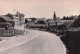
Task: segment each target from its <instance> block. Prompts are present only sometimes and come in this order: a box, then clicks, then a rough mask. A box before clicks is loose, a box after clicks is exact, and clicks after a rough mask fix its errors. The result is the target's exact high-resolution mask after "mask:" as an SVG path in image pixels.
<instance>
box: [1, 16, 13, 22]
mask: <svg viewBox="0 0 80 54" xmlns="http://www.w3.org/2000/svg"><path fill="white" fill-rule="evenodd" d="M0 18H3V19H4V20H6V21H13V20H12V19H11V18H10V17H8V16H5V15H1V16H0Z"/></svg>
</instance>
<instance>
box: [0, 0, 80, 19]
mask: <svg viewBox="0 0 80 54" xmlns="http://www.w3.org/2000/svg"><path fill="white" fill-rule="evenodd" d="M14 9H15V11H14ZM17 11H19V12H21V13H23V14H24V15H25V17H26V18H29V17H36V18H41V17H46V18H53V14H54V11H55V12H56V15H57V17H60V18H62V17H63V16H71V15H79V14H80V1H79V0H0V15H5V14H7V13H12V14H15V13H16V12H17Z"/></svg>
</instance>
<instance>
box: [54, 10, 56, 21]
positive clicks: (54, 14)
mask: <svg viewBox="0 0 80 54" xmlns="http://www.w3.org/2000/svg"><path fill="white" fill-rule="evenodd" d="M53 19H54V20H56V13H55V11H54V15H53Z"/></svg>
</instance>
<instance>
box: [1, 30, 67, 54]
mask: <svg viewBox="0 0 80 54" xmlns="http://www.w3.org/2000/svg"><path fill="white" fill-rule="evenodd" d="M5 38H6V37H5ZM0 54H66V48H65V46H64V44H63V43H62V41H61V40H60V38H59V37H57V36H56V35H54V34H51V33H48V32H44V31H38V30H30V29H26V33H24V34H21V35H17V36H14V37H11V38H8V39H7V40H2V41H0Z"/></svg>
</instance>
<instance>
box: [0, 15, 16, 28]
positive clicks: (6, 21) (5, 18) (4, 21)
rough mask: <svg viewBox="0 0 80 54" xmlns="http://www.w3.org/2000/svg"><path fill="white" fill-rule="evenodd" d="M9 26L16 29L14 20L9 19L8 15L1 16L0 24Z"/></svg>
mask: <svg viewBox="0 0 80 54" xmlns="http://www.w3.org/2000/svg"><path fill="white" fill-rule="evenodd" d="M1 23H2V24H5V25H6V24H8V25H10V24H11V26H12V27H14V26H15V22H14V20H13V19H11V18H10V17H8V16H6V15H1V16H0V24H1Z"/></svg>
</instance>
